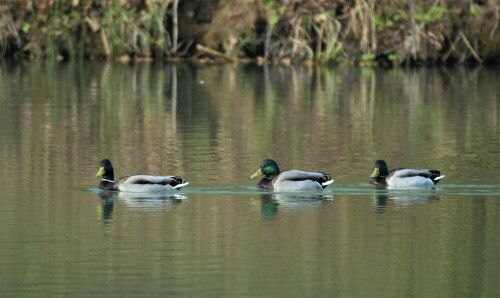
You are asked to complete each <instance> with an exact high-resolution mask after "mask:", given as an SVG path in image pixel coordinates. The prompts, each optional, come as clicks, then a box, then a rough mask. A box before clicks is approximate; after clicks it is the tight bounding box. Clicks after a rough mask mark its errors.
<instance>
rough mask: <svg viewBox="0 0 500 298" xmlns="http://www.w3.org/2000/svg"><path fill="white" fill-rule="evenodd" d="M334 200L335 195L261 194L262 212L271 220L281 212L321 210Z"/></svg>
mask: <svg viewBox="0 0 500 298" xmlns="http://www.w3.org/2000/svg"><path fill="white" fill-rule="evenodd" d="M332 200H333V195H325V194H296V193H290V194H289V193H265V194H261V200H260V201H261V204H260V211H261V214H262V215H263V216H264V217H268V218H269V217H274V216H275V215H277V213H278V212H279V211H282V212H283V211H284V212H297V211H301V210H305V209H311V208H320V207H322V206H323V204H324V203H325V202H327V201H332Z"/></svg>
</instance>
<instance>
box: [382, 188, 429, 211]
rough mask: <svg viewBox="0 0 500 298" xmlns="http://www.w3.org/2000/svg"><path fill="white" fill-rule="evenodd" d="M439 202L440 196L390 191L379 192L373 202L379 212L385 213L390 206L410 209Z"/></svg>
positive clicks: (426, 193)
mask: <svg viewBox="0 0 500 298" xmlns="http://www.w3.org/2000/svg"><path fill="white" fill-rule="evenodd" d="M435 200H439V195H437V194H435V193H430V192H401V191H394V190H393V191H391V190H390V189H385V190H379V191H378V192H377V194H376V195H375V197H374V198H373V202H374V204H375V210H376V211H377V212H385V211H386V210H387V208H389V207H390V206H395V207H396V208H409V207H412V206H416V205H420V204H426V203H429V202H431V201H435Z"/></svg>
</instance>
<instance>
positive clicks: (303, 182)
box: [274, 170, 333, 191]
mask: <svg viewBox="0 0 500 298" xmlns="http://www.w3.org/2000/svg"><path fill="white" fill-rule="evenodd" d="M323 175H324V174H323V173H317V172H304V171H299V170H290V171H285V172H282V173H281V174H280V175H279V176H278V178H277V179H276V181H274V189H275V190H278V191H300V190H322V189H323V186H322V185H321V184H320V183H319V182H317V181H315V180H317V179H320V178H321V177H323ZM331 183H333V180H329V181H327V182H325V183H323V185H324V186H326V185H329V184H331Z"/></svg>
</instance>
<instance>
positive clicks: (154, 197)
mask: <svg viewBox="0 0 500 298" xmlns="http://www.w3.org/2000/svg"><path fill="white" fill-rule="evenodd" d="M99 197H100V198H101V203H100V204H99V206H98V212H99V214H100V216H101V218H102V221H103V223H104V224H105V225H108V224H110V223H111V222H112V219H113V209H114V204H115V202H117V201H118V202H121V203H124V204H125V205H126V206H127V207H128V208H132V209H136V210H139V211H159V210H168V209H170V208H172V206H174V205H176V204H179V203H182V202H184V201H185V200H186V199H187V197H186V196H184V195H181V194H171V193H126V192H114V191H106V190H105V191H101V192H99Z"/></svg>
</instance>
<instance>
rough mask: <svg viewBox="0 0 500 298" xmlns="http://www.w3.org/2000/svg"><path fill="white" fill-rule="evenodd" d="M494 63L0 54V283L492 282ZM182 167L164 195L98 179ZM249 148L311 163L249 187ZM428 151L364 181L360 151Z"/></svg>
mask: <svg viewBox="0 0 500 298" xmlns="http://www.w3.org/2000/svg"><path fill="white" fill-rule="evenodd" d="M499 83H500V70H499V69H498V68H487V67H479V68H463V67H460V68H416V69H371V68H366V69H363V68H343V67H337V68H303V67H296V68H294V67H283V66H253V65H217V66H195V65H191V64H188V63H185V64H165V65H157V64H138V65H121V64H104V63H97V62H85V63H83V64H72V63H67V64H56V65H50V64H45V63H43V62H36V61H31V62H27V63H25V62H18V63H9V62H6V61H0V296H2V297H39V296H41V293H43V294H44V296H67V297H93V296H118V297H123V296H141V297H142V296H162V297H164V296H180V297H196V296H198V297H199V296H202V297H221V296H226V297H227V296H229V297H332V296H338V297H405V296H406V297H408V296H410V297H464V296H467V297H494V296H496V295H498V293H499V291H500V287H499V285H500V284H499V282H498V281H499V280H500V258H499V257H500V237H499V235H500V233H499V232H498V231H499V228H500V171H499V168H500V158H499V156H500V150H499V148H500V124H499V120H500V91H499V90H500V84H499ZM102 158H109V159H111V160H112V162H113V164H114V167H115V175H116V174H117V175H118V176H120V175H126V174H135V173H147V174H166V175H172V174H175V175H179V176H182V177H184V178H185V179H187V180H189V181H190V182H191V184H190V185H189V186H188V187H185V188H183V189H181V190H180V191H176V192H172V193H170V194H162V195H156V196H153V195H133V194H126V193H120V194H110V193H103V192H101V191H99V189H97V187H96V186H97V184H98V182H99V181H98V179H97V178H96V177H95V174H96V173H97V170H98V164H99V161H100V160H101V159H102ZM264 158H274V159H276V160H277V161H278V163H279V164H280V166H281V168H284V169H289V168H297V169H303V170H318V171H320V170H321V171H326V172H329V173H331V174H332V175H333V177H334V179H335V182H334V183H333V184H332V185H330V186H329V187H328V188H326V189H325V190H324V191H323V192H322V193H298V194H290V193H274V192H269V191H260V190H258V189H257V188H256V187H255V184H256V183H257V182H256V181H254V180H252V181H249V180H248V177H249V175H251V174H252V173H254V172H255V170H256V169H257V168H258V166H259V164H260V163H261V161H262V160H263V159H264ZM376 159H385V160H386V161H387V162H388V165H389V167H403V166H405V167H417V168H432V169H438V170H440V171H441V173H442V174H444V175H446V178H444V179H443V180H442V182H440V183H439V184H438V186H437V187H436V188H434V189H421V190H407V191H404V190H397V191H396V190H383V189H375V188H373V187H372V186H371V185H369V183H368V182H369V176H370V174H371V172H372V166H373V162H374V161H375V160H376Z"/></svg>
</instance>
